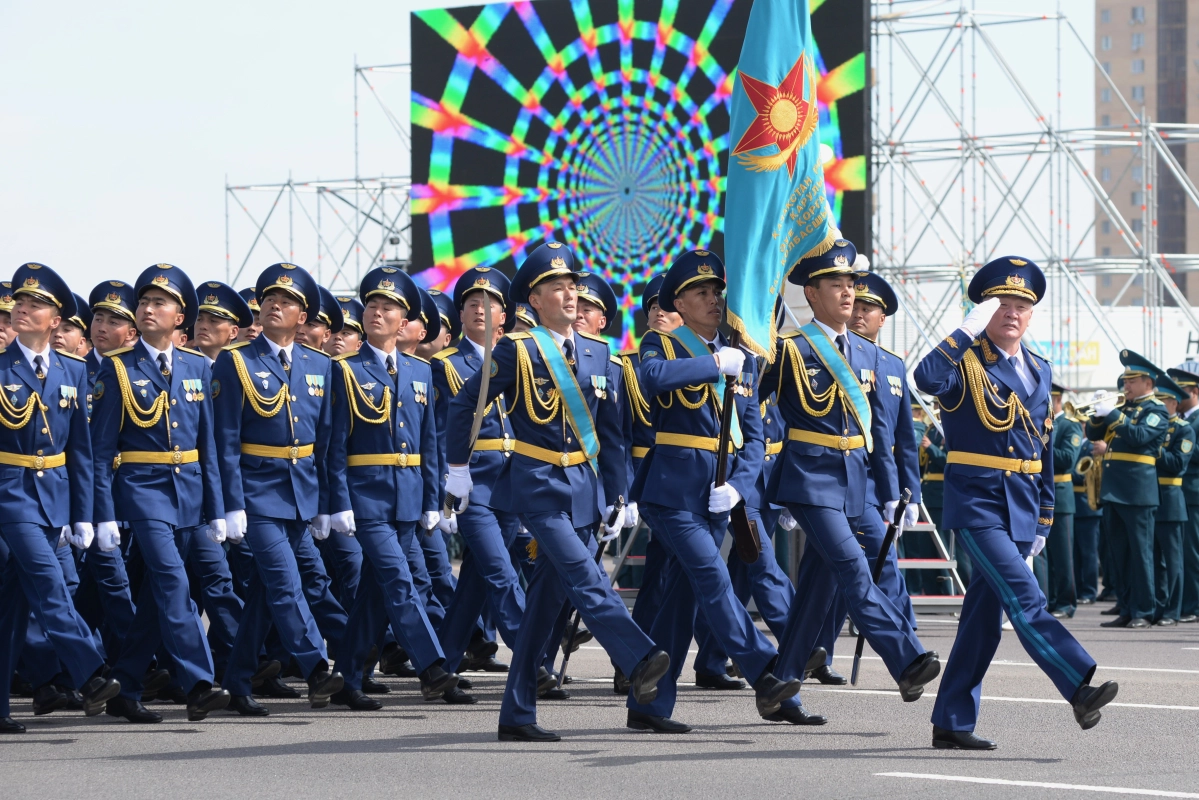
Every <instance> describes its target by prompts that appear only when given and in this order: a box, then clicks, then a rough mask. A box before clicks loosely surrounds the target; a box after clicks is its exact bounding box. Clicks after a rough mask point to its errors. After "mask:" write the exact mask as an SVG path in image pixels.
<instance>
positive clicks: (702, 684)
mask: <svg viewBox="0 0 1199 800" xmlns="http://www.w3.org/2000/svg"><path fill="white" fill-rule="evenodd" d="M695 685H696V686H698V687H699V688H700V689H717V690H720V691H736V690H737V689H744V688H745V681H739V680H737V679H736V678H730V677H729V676H728V675H709V674H708V673H706V672H697V673H695Z"/></svg>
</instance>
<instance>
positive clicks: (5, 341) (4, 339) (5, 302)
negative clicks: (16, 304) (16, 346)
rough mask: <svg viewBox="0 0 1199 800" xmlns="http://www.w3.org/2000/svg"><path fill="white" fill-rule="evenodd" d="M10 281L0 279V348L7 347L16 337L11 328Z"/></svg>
mask: <svg viewBox="0 0 1199 800" xmlns="http://www.w3.org/2000/svg"><path fill="white" fill-rule="evenodd" d="M12 307H13V299H12V281H0V348H4V347H8V345H9V344H11V343H12V340H13V339H14V338H16V335H17V334H16V331H14V330H13V329H12Z"/></svg>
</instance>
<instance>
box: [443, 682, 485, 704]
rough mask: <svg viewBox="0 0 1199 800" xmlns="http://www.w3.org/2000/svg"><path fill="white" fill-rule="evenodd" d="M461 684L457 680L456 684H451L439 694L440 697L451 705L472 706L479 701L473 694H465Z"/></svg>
mask: <svg viewBox="0 0 1199 800" xmlns="http://www.w3.org/2000/svg"><path fill="white" fill-rule="evenodd" d="M461 686H462V684H461V682H459V684H458V686H453V687H451V688H449V689H447V690H446V692H445V694H443V695H442V696H441V699H442V700H444V701H446V702H447V703H449V704H450V705H452V706H473V705H474V704H475V703H477V702H479V700H478V698H476V697H475V696H474V695H473V694H467V693H466V692H464V691H462V688H461Z"/></svg>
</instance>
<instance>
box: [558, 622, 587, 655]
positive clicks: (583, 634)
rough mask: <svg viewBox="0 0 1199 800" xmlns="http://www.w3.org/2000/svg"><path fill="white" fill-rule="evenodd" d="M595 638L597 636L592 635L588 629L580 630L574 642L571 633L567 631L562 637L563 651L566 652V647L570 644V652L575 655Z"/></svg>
mask: <svg viewBox="0 0 1199 800" xmlns="http://www.w3.org/2000/svg"><path fill="white" fill-rule="evenodd" d="M594 638H595V635H594V634H592V633H591V631H589V630H587V629H586V628H579V631H578V633H576V634H575V638H574V641H573V642H572V641H571V640H570V631H567V632H566V633H564V634H563V635H562V651H563V652H566V646H567V645H568V644H569V645H570V652H572V653H573V652H574V651H576V650H578V649H579V648H580V647H582V646H583V645H585V644H587V643H588V642H590V641H591V640H592V639H594Z"/></svg>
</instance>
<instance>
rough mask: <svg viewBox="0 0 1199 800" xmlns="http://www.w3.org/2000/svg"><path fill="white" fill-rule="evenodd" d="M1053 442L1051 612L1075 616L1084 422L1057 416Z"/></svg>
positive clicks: (1057, 390)
mask: <svg viewBox="0 0 1199 800" xmlns="http://www.w3.org/2000/svg"><path fill="white" fill-rule="evenodd" d="M1051 388H1052V390H1053V391H1052V395H1053V399H1060V398H1061V396H1062V391H1063V387H1061V386H1058V385H1057V384H1053V385H1052V387H1051ZM1051 435H1052V437H1053V438H1052V441H1051V443H1050V446H1051V447H1052V448H1053V464H1054V476H1053V527H1052V528H1050V530H1049V537H1048V539H1047V540H1046V542H1045V559H1046V561H1047V562H1048V564H1047V566H1048V583H1049V591H1048V592H1046V595H1047V597H1048V602H1049V613H1051V614H1053V615H1054V616H1055V617H1058V618H1059V619H1060V618H1062V617H1073V616H1074V610H1075V608H1077V606H1078V591H1077V588H1076V586H1075V583H1074V516H1075V511H1076V505H1077V504H1076V503H1075V498H1074V465H1075V464H1077V463H1078V452H1079V450H1080V449H1081V448H1082V443H1083V441H1084V440H1085V437H1084V436H1083V431H1082V426H1081V425H1079V424H1078V423H1077V422H1075V421H1074V420H1072V419H1070V418H1069V417H1067V416H1066V415H1065V414H1063V413H1060V412H1059V413H1057V414H1055V415H1054V419H1053V433H1052V434H1051Z"/></svg>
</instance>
